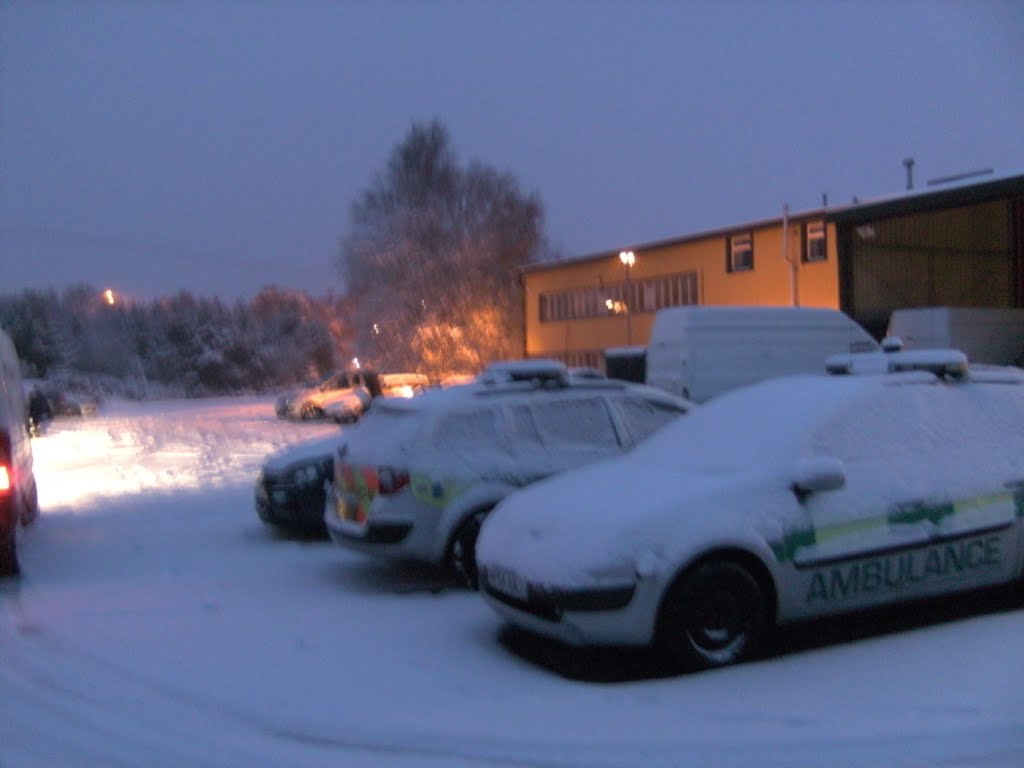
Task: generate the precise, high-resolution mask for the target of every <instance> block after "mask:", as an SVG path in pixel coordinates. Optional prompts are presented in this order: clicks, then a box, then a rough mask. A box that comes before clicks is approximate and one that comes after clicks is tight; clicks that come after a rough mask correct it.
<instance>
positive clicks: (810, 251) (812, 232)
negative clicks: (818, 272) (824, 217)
mask: <svg viewBox="0 0 1024 768" xmlns="http://www.w3.org/2000/svg"><path fill="white" fill-rule="evenodd" d="M803 251H804V261H805V262H808V263H809V262H813V261H825V259H827V258H828V248H826V246H825V222H824V221H809V222H807V223H806V224H804V248H803Z"/></svg>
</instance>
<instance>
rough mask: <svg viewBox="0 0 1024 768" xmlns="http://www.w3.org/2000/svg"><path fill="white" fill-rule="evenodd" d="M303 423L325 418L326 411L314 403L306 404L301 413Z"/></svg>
mask: <svg viewBox="0 0 1024 768" xmlns="http://www.w3.org/2000/svg"><path fill="white" fill-rule="evenodd" d="M301 416H302V419H303V421H313V420H314V419H322V418H323V417H324V409H323V408H321V407H320V406H318V405H314V404H313V403H305V404H304V405H303V406H302V413H301Z"/></svg>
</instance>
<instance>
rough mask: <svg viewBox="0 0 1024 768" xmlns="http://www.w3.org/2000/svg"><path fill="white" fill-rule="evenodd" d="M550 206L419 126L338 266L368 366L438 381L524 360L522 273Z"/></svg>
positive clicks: (376, 185) (364, 208)
mask: <svg viewBox="0 0 1024 768" xmlns="http://www.w3.org/2000/svg"><path fill="white" fill-rule="evenodd" d="M542 224H543V207H542V205H541V202H540V200H539V199H538V197H537V196H536V195H535V194H524V193H523V192H522V191H521V190H520V189H519V185H518V183H517V181H516V180H515V178H514V177H513V176H512V175H511V174H508V173H500V172H498V171H496V170H494V169H493V168H491V167H489V166H487V165H484V164H482V163H480V162H471V163H469V164H467V165H460V164H459V162H458V160H457V158H456V157H455V154H454V151H453V149H452V146H451V141H450V139H449V136H448V132H447V130H446V129H445V128H444V126H443V125H441V124H440V123H439V122H437V121H433V122H430V123H427V124H414V125H413V126H412V128H411V130H410V131H409V134H408V135H407V136H406V138H405V140H404V141H403V142H402V143H401V144H399V145H398V146H397V147H395V149H394V150H393V152H392V154H391V156H390V158H389V159H388V162H387V165H386V167H385V169H384V170H383V171H382V172H381V173H380V174H378V176H377V177H376V178H375V179H374V181H373V183H372V184H371V185H370V186H369V188H367V189H366V190H365V191H364V192H363V194H362V195H361V197H360V198H359V199H358V200H357V201H356V202H355V203H354V204H353V206H352V212H351V227H350V231H349V234H348V236H347V237H346V238H345V240H344V241H343V244H342V252H341V257H340V260H339V261H340V266H341V269H342V273H343V275H344V278H345V283H346V286H347V289H348V295H349V296H350V297H351V298H352V300H353V303H354V317H353V324H354V326H355V334H354V336H355V341H356V343H357V344H358V351H359V353H360V355H361V356H362V357H364V358H366V359H368V360H370V361H371V362H373V363H375V364H377V365H379V366H381V367H385V368H390V369H393V370H395V369H400V368H415V369H421V370H424V371H425V372H431V373H440V372H444V371H452V370H466V367H467V366H469V367H470V369H471V370H472V369H475V368H478V367H479V365H481V364H483V363H486V362H488V361H490V360H493V359H496V358H505V357H513V356H519V354H521V352H522V298H521V295H520V288H519V286H520V283H519V275H518V270H519V268H520V267H521V266H522V265H524V264H526V263H528V262H529V261H531V260H533V259H534V258H536V257H537V255H538V254H539V252H540V250H541V247H542V244H543V235H542Z"/></svg>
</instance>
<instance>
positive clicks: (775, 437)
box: [632, 373, 937, 471]
mask: <svg viewBox="0 0 1024 768" xmlns="http://www.w3.org/2000/svg"><path fill="white" fill-rule="evenodd" d="M929 382H930V383H935V382H937V379H936V378H935V377H934V376H932V375H931V374H928V373H908V374H897V375H891V376H884V377H883V376H828V375H825V374H804V375H800V376H785V377H780V378H775V379H769V380H767V381H764V382H761V383H759V384H754V385H752V386H749V387H743V388H741V389H737V390H733V391H732V392H728V393H726V394H724V395H721V396H720V397H717V398H714V399H713V400H710V401H709V402H707V403H705V404H704V405H702V406H700V407H699V408H695V409H694V410H693V411H692V412H691V413H690V414H689V415H688V416H687V417H686V418H685V419H682V420H680V421H679V422H676V423H673V424H669V425H668V426H666V427H665V428H663V429H662V430H661V431H659V432H658V433H656V434H654V435H652V436H651V437H650V438H648V439H647V440H646V441H645V442H643V443H641V444H640V445H639V446H637V447H636V448H635V449H634V450H633V452H632V456H633V457H634V458H635V459H636V460H637V461H641V462H650V463H663V462H664V461H671V462H672V463H673V464H674V465H677V466H680V467H693V468H695V469H696V468H700V469H703V470H709V469H710V470H712V471H714V470H715V468H720V469H721V470H722V471H725V470H729V471H733V470H736V469H741V468H747V467H750V466H762V467H764V466H768V465H770V464H771V463H772V461H773V460H774V459H778V458H785V457H793V456H796V455H799V454H800V453H801V452H802V449H803V442H804V440H805V439H806V437H807V435H808V433H809V432H810V431H811V430H812V429H813V428H814V427H815V425H818V424H821V423H824V422H825V421H826V420H828V419H829V417H830V416H831V415H832V414H834V413H835V412H836V411H838V410H839V409H840V408H842V407H845V406H847V405H848V404H850V403H851V402H852V401H853V400H854V399H857V398H867V397H870V395H871V392H872V391H876V390H877V389H878V388H880V387H883V386H888V385H892V384H898V383H900V384H927V383H929Z"/></svg>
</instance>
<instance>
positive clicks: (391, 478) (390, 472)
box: [377, 467, 409, 496]
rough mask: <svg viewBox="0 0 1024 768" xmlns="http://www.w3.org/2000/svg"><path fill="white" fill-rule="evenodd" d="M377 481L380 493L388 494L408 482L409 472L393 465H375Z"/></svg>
mask: <svg viewBox="0 0 1024 768" xmlns="http://www.w3.org/2000/svg"><path fill="white" fill-rule="evenodd" d="M377 483H378V484H379V486H380V493H381V494H383V495H384V496H390V495H391V494H392V493H398V492H399V491H400V490H402V489H403V488H405V486H407V485H408V484H409V473H408V472H403V471H402V470H400V469H395V468H394V467H377Z"/></svg>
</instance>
